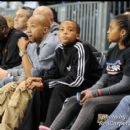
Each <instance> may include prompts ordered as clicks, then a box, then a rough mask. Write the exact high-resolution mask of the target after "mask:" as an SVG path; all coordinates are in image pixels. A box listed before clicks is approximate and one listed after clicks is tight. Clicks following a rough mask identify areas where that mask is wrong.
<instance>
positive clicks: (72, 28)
mask: <svg viewBox="0 0 130 130" xmlns="http://www.w3.org/2000/svg"><path fill="white" fill-rule="evenodd" d="M58 36H59V38H60V41H61V42H62V43H63V44H64V45H67V44H71V43H72V42H74V41H76V40H79V34H78V33H77V27H76V24H75V23H73V22H71V21H64V22H62V23H61V25H60V29H59V34H58Z"/></svg>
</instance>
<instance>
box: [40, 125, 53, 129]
mask: <svg viewBox="0 0 130 130" xmlns="http://www.w3.org/2000/svg"><path fill="white" fill-rule="evenodd" d="M39 130H51V129H50V128H48V127H46V126H43V125H40V126H39Z"/></svg>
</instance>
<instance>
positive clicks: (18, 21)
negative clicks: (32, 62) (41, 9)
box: [14, 7, 33, 32]
mask: <svg viewBox="0 0 130 130" xmlns="http://www.w3.org/2000/svg"><path fill="white" fill-rule="evenodd" d="M32 13H33V9H32V8H30V7H22V8H20V9H18V10H17V11H16V15H15V18H14V28H15V29H18V30H21V31H23V32H26V29H27V21H28V19H29V18H30V17H31V16H32Z"/></svg>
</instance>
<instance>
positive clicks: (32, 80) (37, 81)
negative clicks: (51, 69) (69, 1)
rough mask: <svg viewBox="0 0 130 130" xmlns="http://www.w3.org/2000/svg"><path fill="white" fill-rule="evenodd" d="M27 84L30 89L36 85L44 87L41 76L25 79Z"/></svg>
mask: <svg viewBox="0 0 130 130" xmlns="http://www.w3.org/2000/svg"><path fill="white" fill-rule="evenodd" d="M25 86H26V87H27V88H29V89H32V88H34V87H38V88H42V87H43V83H42V78H40V77H29V78H28V79H27V80H26V81H25Z"/></svg>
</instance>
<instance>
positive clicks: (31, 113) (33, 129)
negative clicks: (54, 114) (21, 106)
mask: <svg viewBox="0 0 130 130" xmlns="http://www.w3.org/2000/svg"><path fill="white" fill-rule="evenodd" d="M51 91H52V90H51V89H49V88H48V87H45V88H44V90H43V91H41V90H39V89H35V90H34V91H33V96H32V99H31V100H30V102H29V104H28V106H27V109H26V111H25V115H24V118H23V120H22V123H21V124H20V126H19V128H18V129H17V130H38V126H39V124H40V122H41V121H43V118H44V119H45V117H46V113H47V108H48V102H49V97H50V94H51Z"/></svg>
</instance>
